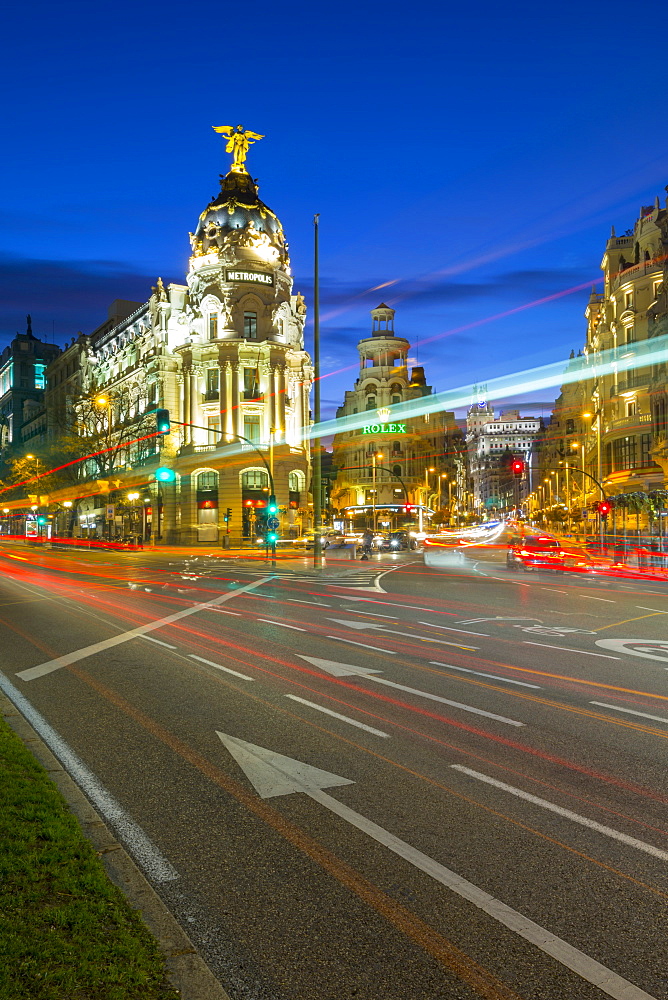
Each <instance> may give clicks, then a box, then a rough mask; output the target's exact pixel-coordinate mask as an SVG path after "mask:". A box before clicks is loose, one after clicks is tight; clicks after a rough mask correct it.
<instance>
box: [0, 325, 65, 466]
mask: <svg viewBox="0 0 668 1000" xmlns="http://www.w3.org/2000/svg"><path fill="white" fill-rule="evenodd" d="M59 354H60V348H59V347H57V346H56V345H55V344H45V343H44V342H43V341H41V340H38V339H37V338H36V337H35V336H33V332H32V323H31V319H30V316H28V318H27V327H26V332H25V333H17V334H16V336H15V337H14V339H13V340H12V342H11V343H10V344H8V345H7V347H5V349H4V351H3V352H2V354H0V455H2V457H9V456H10V455H20V454H21V453H22V452H21V448H22V445H23V444H26V446H35V445H36V444H40V443H42V442H43V441H44V440H46V413H45V408H44V389H45V385H46V381H45V371H46V369H47V366H48V365H49V364H50V362H52V361H53V359H54V358H56V357H57V356H58V355H59Z"/></svg>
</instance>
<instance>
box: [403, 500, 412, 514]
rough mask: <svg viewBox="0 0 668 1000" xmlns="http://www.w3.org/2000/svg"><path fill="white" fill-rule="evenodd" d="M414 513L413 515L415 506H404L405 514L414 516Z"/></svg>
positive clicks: (410, 504)
mask: <svg viewBox="0 0 668 1000" xmlns="http://www.w3.org/2000/svg"><path fill="white" fill-rule="evenodd" d="M412 513H413V504H412V503H406V504H404V514H412Z"/></svg>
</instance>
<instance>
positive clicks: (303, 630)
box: [257, 618, 308, 632]
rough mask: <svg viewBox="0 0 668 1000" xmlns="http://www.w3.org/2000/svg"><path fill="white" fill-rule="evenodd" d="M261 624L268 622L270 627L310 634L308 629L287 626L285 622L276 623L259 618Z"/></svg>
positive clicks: (269, 619)
mask: <svg viewBox="0 0 668 1000" xmlns="http://www.w3.org/2000/svg"><path fill="white" fill-rule="evenodd" d="M257 620H258V621H259V622H267V624H268V625H280V627H281V628H291V629H292V630H293V631H294V632H308V629H306V628H298V626H297V625H286V624H285V622H275V621H272V620H271V618H258V619H257Z"/></svg>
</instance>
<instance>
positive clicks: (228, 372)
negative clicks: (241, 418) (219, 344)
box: [224, 361, 235, 437]
mask: <svg viewBox="0 0 668 1000" xmlns="http://www.w3.org/2000/svg"><path fill="white" fill-rule="evenodd" d="M232 375H233V371H232V365H231V364H230V362H229V361H227V362H226V363H225V424H224V430H225V431H226V432H227V434H229V435H230V437H232V435H233V434H234V412H235V411H234V392H233V391H232Z"/></svg>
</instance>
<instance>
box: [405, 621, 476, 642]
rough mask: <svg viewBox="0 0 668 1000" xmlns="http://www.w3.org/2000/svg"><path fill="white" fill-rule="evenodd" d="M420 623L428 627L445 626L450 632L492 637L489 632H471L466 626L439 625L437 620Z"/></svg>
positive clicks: (419, 623)
mask: <svg viewBox="0 0 668 1000" xmlns="http://www.w3.org/2000/svg"><path fill="white" fill-rule="evenodd" d="M418 625H426V626H427V627H428V628H443V629H446V630H447V631H448V632H463V634H464V635H482V636H485V637H486V638H487V639H489V638H490V634H489V632H471V631H470V630H469V629H466V628H450V626H449V625H437V624H436V622H418Z"/></svg>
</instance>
